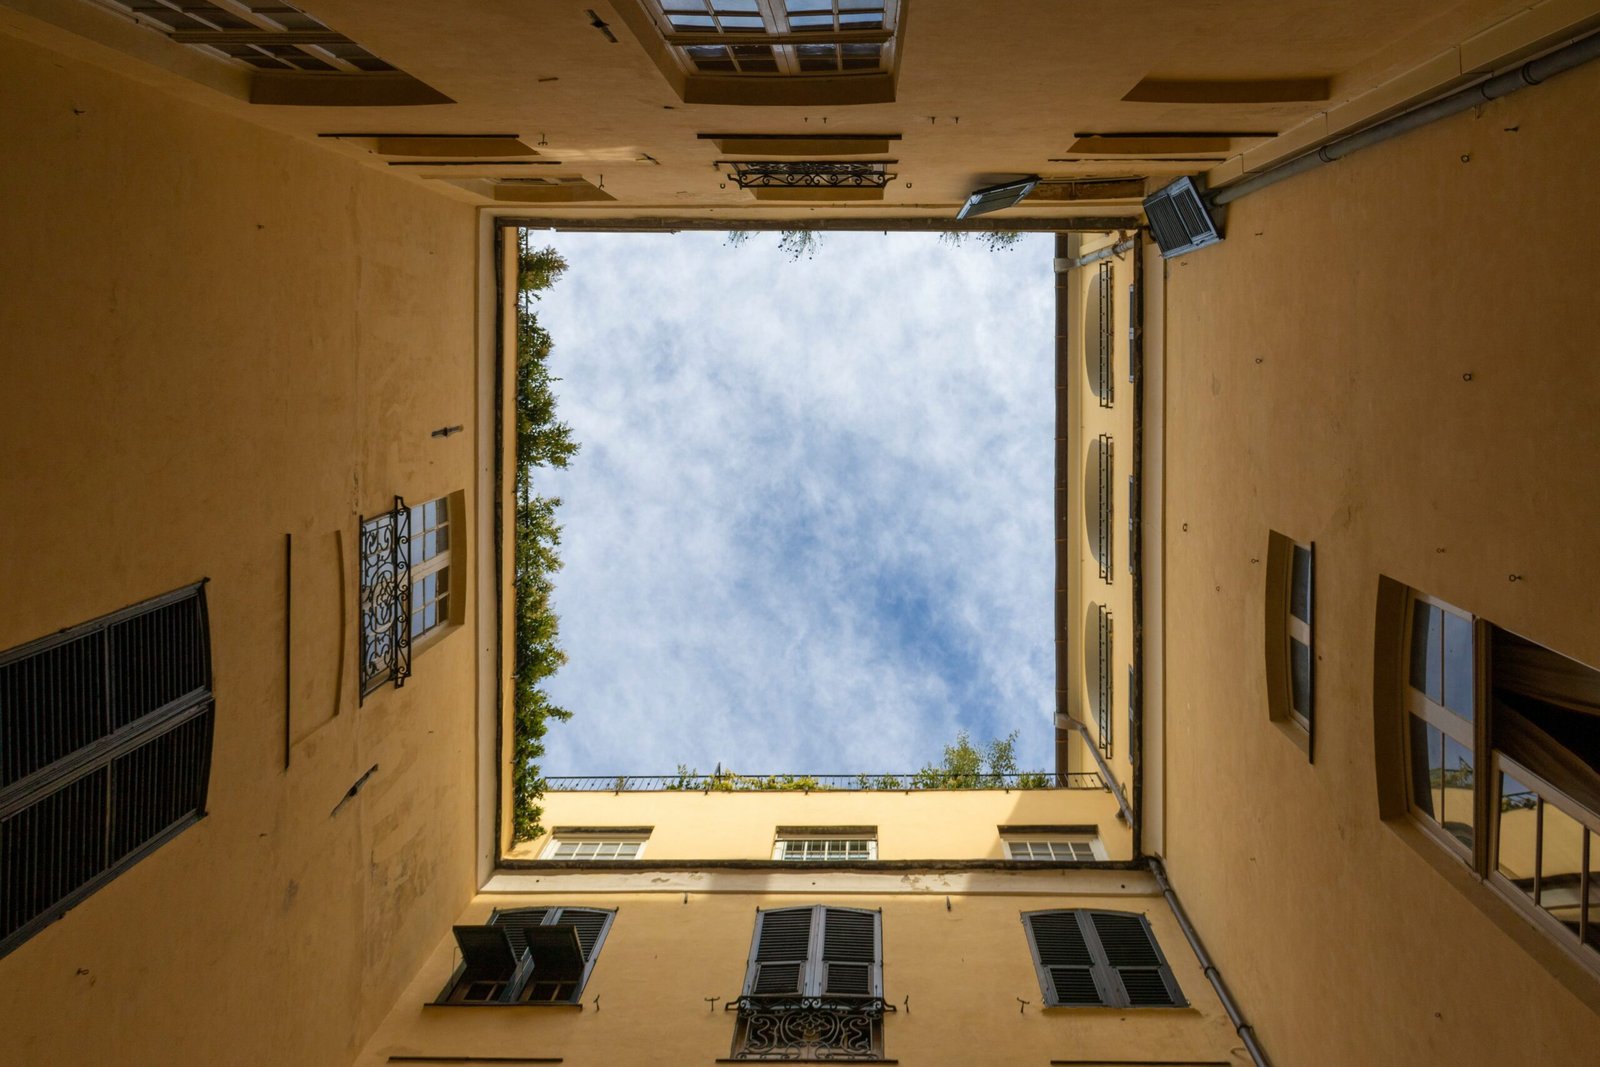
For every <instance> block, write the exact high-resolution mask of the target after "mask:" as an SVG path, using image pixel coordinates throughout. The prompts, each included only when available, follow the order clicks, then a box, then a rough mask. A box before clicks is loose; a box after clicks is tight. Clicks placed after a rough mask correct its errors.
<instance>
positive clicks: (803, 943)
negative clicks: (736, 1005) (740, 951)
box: [744, 908, 818, 997]
mask: <svg viewBox="0 0 1600 1067" xmlns="http://www.w3.org/2000/svg"><path fill="white" fill-rule="evenodd" d="M817 910H818V909H816V908H774V909H771V910H768V911H758V912H756V934H755V940H754V941H753V942H752V943H751V945H750V963H749V966H748V967H747V968H746V970H745V977H744V995H745V996H747V997H748V996H756V997H764V996H791V997H798V996H802V995H804V994H805V993H806V991H807V990H808V989H809V988H810V987H811V985H812V982H811V981H810V977H811V973H810V972H811V958H812V956H811V952H812V936H811V935H812V930H813V927H814V926H815V919H816V915H817Z"/></svg>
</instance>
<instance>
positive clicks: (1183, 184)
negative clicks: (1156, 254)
mask: <svg viewBox="0 0 1600 1067" xmlns="http://www.w3.org/2000/svg"><path fill="white" fill-rule="evenodd" d="M1144 214H1145V218H1147V219H1149V220H1150V233H1151V234H1152V235H1153V236H1154V237H1155V239H1156V244H1158V245H1160V246H1161V258H1163V259H1171V258H1172V257H1173V256H1181V255H1183V254H1184V253H1185V252H1193V251H1194V250H1195V249H1197V248H1204V247H1205V246H1206V245H1213V244H1216V243H1217V242H1218V241H1220V240H1222V231H1221V229H1220V228H1218V226H1217V222H1216V219H1215V218H1213V217H1212V214H1211V209H1210V208H1209V207H1207V206H1206V202H1205V200H1204V198H1202V197H1201V195H1200V190H1199V189H1197V188H1195V184H1194V180H1193V179H1192V178H1179V179H1178V180H1177V181H1175V182H1173V183H1172V184H1171V185H1168V186H1167V187H1166V188H1164V189H1161V190H1158V191H1157V192H1155V193H1152V194H1151V195H1150V196H1147V197H1145V200H1144Z"/></svg>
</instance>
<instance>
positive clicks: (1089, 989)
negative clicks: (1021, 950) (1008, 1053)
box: [1023, 911, 1111, 1006]
mask: <svg viewBox="0 0 1600 1067" xmlns="http://www.w3.org/2000/svg"><path fill="white" fill-rule="evenodd" d="M1078 915H1079V913H1078V912H1076V911H1036V912H1032V913H1030V914H1028V915H1024V916H1023V920H1024V925H1025V926H1026V928H1027V931H1028V940H1029V941H1030V943H1031V944H1032V947H1033V954H1034V960H1035V962H1036V963H1037V964H1038V968H1039V984H1040V985H1041V986H1043V987H1044V997H1045V1003H1047V1004H1063V1005H1076V1006H1093V1005H1098V1004H1108V1003H1111V1001H1110V999H1109V998H1108V997H1107V995H1106V994H1107V992H1108V990H1106V989H1104V988H1103V981H1104V975H1103V973H1102V968H1100V967H1099V966H1097V963H1098V962H1099V961H1098V960H1096V959H1095V955H1094V952H1093V951H1092V950H1091V948H1090V946H1089V939H1088V938H1087V937H1085V936H1084V931H1083V927H1082V926H1081V925H1080V924H1079V922H1078Z"/></svg>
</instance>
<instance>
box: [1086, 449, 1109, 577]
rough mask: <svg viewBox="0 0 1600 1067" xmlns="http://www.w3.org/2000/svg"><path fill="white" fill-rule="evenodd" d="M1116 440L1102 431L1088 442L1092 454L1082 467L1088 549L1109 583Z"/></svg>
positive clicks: (1101, 574) (1101, 575)
mask: <svg viewBox="0 0 1600 1067" xmlns="http://www.w3.org/2000/svg"><path fill="white" fill-rule="evenodd" d="M1114 444H1115V443H1114V442H1113V441H1112V439H1111V435H1110V434H1106V433H1103V434H1100V435H1099V436H1098V437H1096V438H1095V439H1094V441H1092V442H1091V443H1090V445H1089V455H1088V457H1087V458H1086V459H1085V461H1084V469H1083V523H1084V533H1085V534H1086V535H1087V537H1088V538H1089V552H1090V554H1091V555H1093V556H1094V558H1095V563H1096V565H1097V566H1098V568H1099V572H1100V580H1101V581H1102V582H1105V583H1106V584H1107V585H1110V584H1112V582H1113V581H1115V578H1116V576H1115V575H1114V574H1113V573H1112V569H1111V541H1112V532H1111V525H1112V523H1111V517H1112V510H1113V502H1112V499H1111V497H1112V494H1113V493H1114V492H1115V491H1116V490H1115V488H1114V487H1113V485H1112V471H1113V467H1114V464H1113V455H1112V453H1113V450H1114Z"/></svg>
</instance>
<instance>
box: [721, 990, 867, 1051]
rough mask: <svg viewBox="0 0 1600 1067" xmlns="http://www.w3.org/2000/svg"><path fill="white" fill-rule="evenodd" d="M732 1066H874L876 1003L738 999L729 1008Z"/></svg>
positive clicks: (833, 999)
mask: <svg viewBox="0 0 1600 1067" xmlns="http://www.w3.org/2000/svg"><path fill="white" fill-rule="evenodd" d="M727 1010H729V1011H737V1012H738V1013H739V1020H738V1022H737V1024H736V1025H735V1027H734V1031H733V1052H732V1054H731V1058H732V1059H736V1060H844V1061H848V1060H879V1059H882V1058H883V1015H884V1012H886V1011H894V1010H895V1009H894V1005H893V1004H885V1003H884V1002H883V1000H882V999H881V998H879V997H859V998H842V997H784V998H773V997H740V998H739V999H738V1000H736V1001H734V1002H733V1003H731V1004H729V1005H728V1007H727Z"/></svg>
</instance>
